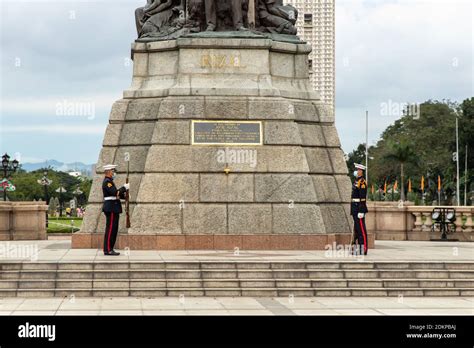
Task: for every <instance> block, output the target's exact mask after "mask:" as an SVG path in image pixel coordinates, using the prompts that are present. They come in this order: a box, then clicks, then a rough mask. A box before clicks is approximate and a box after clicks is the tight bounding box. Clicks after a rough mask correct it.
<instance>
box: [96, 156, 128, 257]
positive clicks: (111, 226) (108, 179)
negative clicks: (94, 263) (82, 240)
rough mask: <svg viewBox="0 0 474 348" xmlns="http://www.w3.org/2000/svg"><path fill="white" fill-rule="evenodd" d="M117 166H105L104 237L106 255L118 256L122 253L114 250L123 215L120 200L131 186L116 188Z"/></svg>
mask: <svg viewBox="0 0 474 348" xmlns="http://www.w3.org/2000/svg"><path fill="white" fill-rule="evenodd" d="M116 167H117V166H116V165H115V164H108V165H105V166H104V170H105V178H104V181H103V182H102V192H103V194H104V205H103V207H102V211H103V212H104V214H105V218H106V225H105V235H104V255H112V256H117V255H120V253H118V252H116V251H115V250H114V245H115V241H116V239H117V233H118V226H119V218H120V214H121V213H122V204H121V203H120V199H121V198H122V199H123V198H125V194H126V192H127V191H128V189H129V188H130V185H129V184H125V185H124V186H122V187H121V188H120V189H117V187H115V183H114V176H115V168H116Z"/></svg>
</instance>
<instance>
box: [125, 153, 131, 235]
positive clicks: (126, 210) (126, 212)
mask: <svg viewBox="0 0 474 348" xmlns="http://www.w3.org/2000/svg"><path fill="white" fill-rule="evenodd" d="M129 172H130V160H129V161H127V178H126V179H125V183H127V184H128V183H129ZM125 214H126V216H127V221H126V225H125V226H126V227H127V228H130V226H131V223H130V195H129V190H127V191H126V192H125Z"/></svg>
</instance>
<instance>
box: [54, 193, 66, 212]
mask: <svg viewBox="0 0 474 348" xmlns="http://www.w3.org/2000/svg"><path fill="white" fill-rule="evenodd" d="M56 192H58V193H59V217H61V216H63V193H65V192H66V189H65V188H64V187H62V186H60V187H59V188H58V189H57V190H56Z"/></svg>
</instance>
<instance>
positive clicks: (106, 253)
mask: <svg viewBox="0 0 474 348" xmlns="http://www.w3.org/2000/svg"><path fill="white" fill-rule="evenodd" d="M104 255H108V256H118V255H120V253H118V252H116V251H115V250H111V251H109V252H106V251H104Z"/></svg>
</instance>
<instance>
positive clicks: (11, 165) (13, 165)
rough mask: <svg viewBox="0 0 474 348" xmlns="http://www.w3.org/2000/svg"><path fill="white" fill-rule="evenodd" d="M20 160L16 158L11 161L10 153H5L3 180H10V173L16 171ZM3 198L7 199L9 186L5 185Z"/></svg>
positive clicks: (3, 157)
mask: <svg viewBox="0 0 474 348" xmlns="http://www.w3.org/2000/svg"><path fill="white" fill-rule="evenodd" d="M18 164H19V162H18V161H17V160H16V159H14V160H13V161H10V156H8V154H4V155H3V156H2V168H3V180H2V182H5V181H8V176H9V174H13V173H15V172H16V170H17V168H18ZM3 200H4V201H5V202H6V201H7V187H6V186H3Z"/></svg>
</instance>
